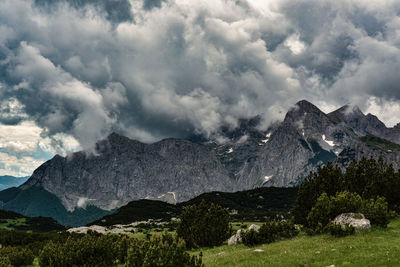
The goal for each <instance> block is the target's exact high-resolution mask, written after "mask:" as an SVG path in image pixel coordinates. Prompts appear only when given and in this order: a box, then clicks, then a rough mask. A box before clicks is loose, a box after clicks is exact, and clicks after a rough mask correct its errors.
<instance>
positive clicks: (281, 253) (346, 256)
mask: <svg viewBox="0 0 400 267" xmlns="http://www.w3.org/2000/svg"><path fill="white" fill-rule="evenodd" d="M255 249H262V250H263V252H255V251H254V250H255ZM194 252H195V253H198V251H194ZM399 255H400V218H397V219H395V220H393V221H392V222H391V223H390V224H389V226H388V228H387V229H372V230H371V231H368V232H358V233H356V234H355V235H353V236H349V237H344V238H335V237H332V236H330V235H320V236H313V237H309V236H306V235H300V236H298V237H296V238H294V239H291V240H284V241H280V242H276V243H272V244H268V245H262V246H256V247H251V248H248V247H246V246H244V245H236V246H227V245H224V246H221V247H216V248H210V249H203V262H204V264H205V266H329V265H332V264H334V265H335V266H400V256H399Z"/></svg>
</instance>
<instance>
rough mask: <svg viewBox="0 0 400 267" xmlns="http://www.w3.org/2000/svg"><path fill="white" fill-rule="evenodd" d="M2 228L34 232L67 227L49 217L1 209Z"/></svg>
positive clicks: (0, 227) (0, 223) (0, 222)
mask: <svg viewBox="0 0 400 267" xmlns="http://www.w3.org/2000/svg"><path fill="white" fill-rule="evenodd" d="M0 229H7V230H12V229H14V230H24V231H27V230H30V231H34V232H50V231H63V230H66V229H67V228H66V227H65V226H63V225H60V224H58V223H57V221H56V220H54V219H52V218H47V217H27V216H24V215H21V214H19V213H16V212H12V211H6V210H0Z"/></svg>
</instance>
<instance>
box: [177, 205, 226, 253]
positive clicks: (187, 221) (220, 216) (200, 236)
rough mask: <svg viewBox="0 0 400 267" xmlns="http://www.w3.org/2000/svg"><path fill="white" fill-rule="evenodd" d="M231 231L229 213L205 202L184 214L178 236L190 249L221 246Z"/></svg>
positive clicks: (185, 211)
mask: <svg viewBox="0 0 400 267" xmlns="http://www.w3.org/2000/svg"><path fill="white" fill-rule="evenodd" d="M230 229H231V228H230V224H229V213H228V211H227V210H226V209H223V208H221V206H218V205H214V204H211V205H207V204H206V202H205V201H204V200H203V201H202V202H201V203H200V204H199V205H198V206H196V205H193V206H189V207H187V208H186V209H185V210H184V211H183V212H182V215H181V217H180V223H179V225H178V228H177V234H178V237H180V238H182V239H183V240H185V242H186V245H187V246H188V247H189V248H195V247H204V246H219V245H221V244H222V243H223V242H224V241H225V240H226V239H227V238H228V237H229V234H230Z"/></svg>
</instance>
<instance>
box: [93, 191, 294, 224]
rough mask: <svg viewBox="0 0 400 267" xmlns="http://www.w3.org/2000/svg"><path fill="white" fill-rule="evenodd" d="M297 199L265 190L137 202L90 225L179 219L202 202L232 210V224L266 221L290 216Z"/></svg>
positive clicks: (280, 192) (291, 195)
mask: <svg viewBox="0 0 400 267" xmlns="http://www.w3.org/2000/svg"><path fill="white" fill-rule="evenodd" d="M296 196H297V188H275V187H262V188H257V189H253V190H248V191H240V192H235V193H223V192H211V193H204V194H201V195H200V196H198V197H196V198H194V199H192V200H189V201H187V202H182V203H178V204H177V205H172V204H168V203H165V202H161V201H155V200H137V201H131V202H129V203H128V204H127V205H125V206H123V207H121V208H119V209H118V210H117V212H115V213H114V214H111V215H107V216H105V217H104V218H102V219H99V220H97V221H94V222H92V223H91V225H93V224H97V225H103V226H109V225H113V224H129V223H131V222H134V221H143V220H148V219H161V220H163V221H169V220H170V219H171V218H172V217H179V215H180V213H181V212H182V210H183V209H184V208H185V207H186V206H188V205H193V204H199V203H200V202H201V201H203V200H205V201H206V202H207V203H214V204H218V205H220V206H222V207H224V208H227V209H229V210H230V212H231V219H232V220H233V221H264V220H265V218H266V217H270V218H274V217H275V216H277V215H283V216H286V215H288V213H289V211H290V210H291V208H292V207H293V206H294V204H295V201H296Z"/></svg>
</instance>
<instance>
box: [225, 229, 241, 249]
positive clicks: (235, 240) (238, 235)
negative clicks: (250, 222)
mask: <svg viewBox="0 0 400 267" xmlns="http://www.w3.org/2000/svg"><path fill="white" fill-rule="evenodd" d="M241 235H242V230H237V231H236V234H234V235H233V236H231V237H230V238H229V239H228V245H229V246H232V245H236V244H240V243H242V236H241Z"/></svg>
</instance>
